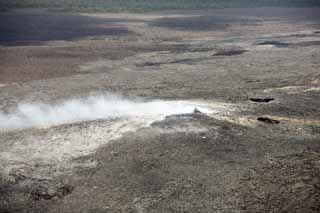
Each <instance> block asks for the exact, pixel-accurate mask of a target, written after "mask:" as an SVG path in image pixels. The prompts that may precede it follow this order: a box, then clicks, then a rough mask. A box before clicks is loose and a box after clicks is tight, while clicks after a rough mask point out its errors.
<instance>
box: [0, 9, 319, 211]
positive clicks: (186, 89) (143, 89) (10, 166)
mask: <svg viewBox="0 0 320 213" xmlns="http://www.w3.org/2000/svg"><path fill="white" fill-rule="evenodd" d="M319 14H320V11H319V9H318V8H260V9H259V8H250V9H221V10H211V11H205V12H204V11H183V12H179V11H171V12H157V13H145V14H124V13H119V14H113V13H99V14H98V13H97V14H78V15H76V14H73V15H68V14H59V15H57V14H52V13H48V12H45V11H40V12H39V11H13V12H6V13H2V14H1V15H0V16H1V17H2V18H4V19H5V20H11V21H10V23H12V25H10V26H8V24H6V23H1V24H0V31H2V30H4V29H5V31H6V33H5V34H1V36H0V45H2V46H0V109H1V112H2V113H10V112H13V111H14V110H15V109H16V107H17V105H18V104H19V103H25V102H27V103H38V102H44V103H48V104H51V103H52V104H55V103H57V102H58V103H59V102H60V101H61V100H68V99H71V98H77V97H87V96H91V95H97V94H104V93H112V94H116V95H121V96H122V97H127V98H133V99H134V98H136V97H140V98H143V99H144V100H146V101H150V100H154V99H162V100H185V101H195V102H199V103H201V104H202V105H201V106H206V107H208V108H210V109H211V110H213V113H201V112H198V110H195V112H190V113H188V114H175V115H169V116H167V117H165V118H164V119H163V120H156V121H154V122H153V123H151V124H150V125H142V126H141V127H140V126H139V125H138V124H137V122H138V121H135V122H133V121H131V120H125V119H113V120H97V121H86V122H80V123H75V124H64V125H59V126H52V127H50V126H47V127H35V128H30V129H22V130H11V131H2V130H1V132H0V160H1V161H0V212H319V211H320V205H319V204H320V111H319V107H320V95H319V94H320V93H319V92H320V74H319V73H320V70H319V67H320V60H319V59H320V46H319V42H320V34H319V31H320V28H319ZM60 16H61V17H60ZM23 17H25V19H26V20H27V21H28V20H29V22H28V23H30V24H31V25H30V29H32V28H31V27H33V28H34V29H41V32H42V33H41V34H37V33H36V31H33V30H30V31H28V30H29V27H28V26H29V25H25V26H23V28H21V27H22V24H21V22H20V21H21V19H22V18H23ZM39 17H42V18H39ZM62 17H65V18H67V20H68V21H66V22H64V24H63V27H59V26H60V24H61V22H63V21H62V19H61V18H62ZM8 22H9V21H8ZM51 22H53V24H52V25H50V24H48V23H51ZM15 24H16V25H15ZM32 24H34V25H32ZM69 25H70V26H69ZM61 26H62V24H61ZM25 28H28V29H25ZM18 29H19V30H21V29H23V31H25V30H26V32H27V33H26V34H25V35H21V34H20V32H21V31H19V30H18ZM67 29H68V30H67ZM69 29H70V30H69ZM83 29H86V30H88V31H83ZM92 29H94V30H92ZM66 31H68V32H69V33H70V34H66ZM80 31H81V33H78V32H80ZM66 35H70V37H65V36H66ZM55 36H57V37H55ZM215 110H216V111H215ZM200 111H201V110H200ZM138 123H139V122H138ZM138 127H139V128H138ZM68 144H71V145H72V146H68ZM93 144H95V145H96V144H98V145H99V146H98V147H95V146H94V147H93V148H92V145H93ZM77 145H79V146H78V147H77ZM73 149H75V150H76V151H77V154H74V153H72V150H73ZM88 150H90V151H88ZM92 150H93V151H92ZM61 153H64V154H63V155H62V154H61ZM79 153H80V154H79ZM81 153H82V154H81ZM60 155H61V156H60Z"/></svg>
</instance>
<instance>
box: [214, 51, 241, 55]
mask: <svg viewBox="0 0 320 213" xmlns="http://www.w3.org/2000/svg"><path fill="white" fill-rule="evenodd" d="M245 52H247V50H219V51H218V52H216V53H215V54H213V56H234V55H241V54H243V53H245Z"/></svg>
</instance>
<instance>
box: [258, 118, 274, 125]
mask: <svg viewBox="0 0 320 213" xmlns="http://www.w3.org/2000/svg"><path fill="white" fill-rule="evenodd" d="M257 120H258V121H260V122H263V123H267V124H280V121H278V120H274V119H271V118H268V117H258V118H257Z"/></svg>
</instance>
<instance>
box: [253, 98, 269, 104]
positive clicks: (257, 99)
mask: <svg viewBox="0 0 320 213" xmlns="http://www.w3.org/2000/svg"><path fill="white" fill-rule="evenodd" d="M273 100H274V98H250V101H252V102H256V103H269V102H271V101H273Z"/></svg>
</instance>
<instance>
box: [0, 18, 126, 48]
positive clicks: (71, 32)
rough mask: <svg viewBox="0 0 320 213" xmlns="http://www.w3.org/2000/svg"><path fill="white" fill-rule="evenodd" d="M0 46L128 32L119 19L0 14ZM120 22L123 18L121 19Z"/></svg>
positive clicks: (35, 43) (116, 34)
mask: <svg viewBox="0 0 320 213" xmlns="http://www.w3.org/2000/svg"><path fill="white" fill-rule="evenodd" d="M0 20H1V21H0V32H1V33H0V45H4V46H14V45H37V44H42V43H44V42H47V41H54V40H68V41H69V40H77V39H80V38H83V37H88V36H109V35H111V36H121V35H126V34H128V33H129V31H128V30H127V29H126V28H124V27H119V26H117V25H116V24H115V22H119V21H121V20H118V19H98V18H92V17H86V16H80V15H73V14H61V13H44V12H37V13H35V12H33V13H28V12H13V13H3V14H0ZM122 21H123V20H122Z"/></svg>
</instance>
